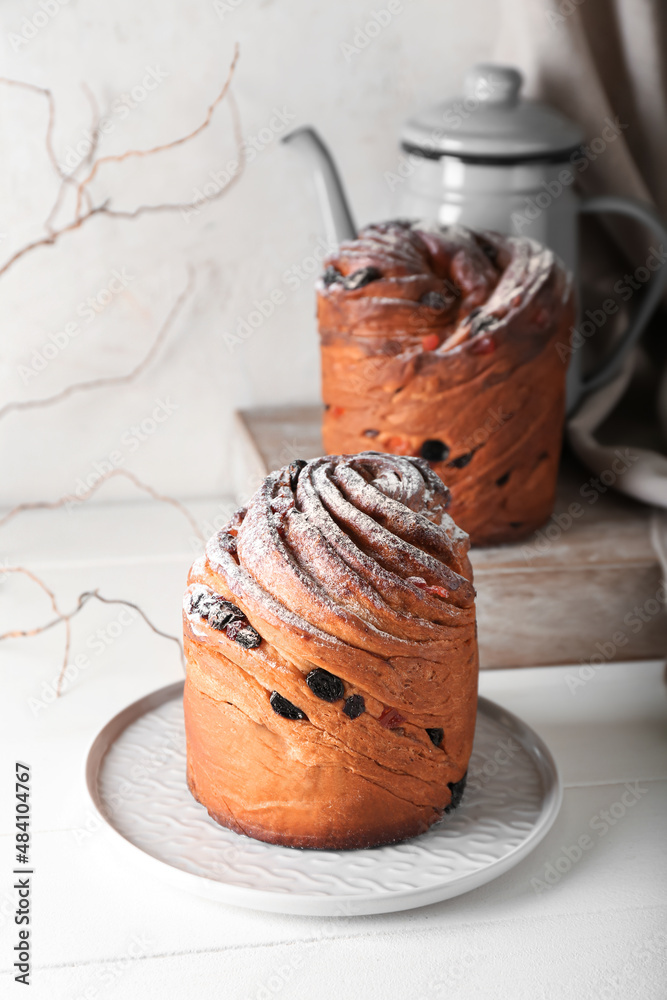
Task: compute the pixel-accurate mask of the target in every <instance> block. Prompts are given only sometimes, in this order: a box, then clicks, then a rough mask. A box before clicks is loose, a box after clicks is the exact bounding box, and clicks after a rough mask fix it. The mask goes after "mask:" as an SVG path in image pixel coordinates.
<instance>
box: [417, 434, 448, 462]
mask: <svg viewBox="0 0 667 1000" xmlns="http://www.w3.org/2000/svg"><path fill="white" fill-rule="evenodd" d="M419 454H420V455H421V457H422V458H425V459H426V461H427V462H444V461H445V459H446V458H447V456H448V455H449V448H448V447H447V445H446V444H445V442H444V441H438V439H437V438H429V439H428V441H424V443H423V444H422V446H421V449H420V452H419Z"/></svg>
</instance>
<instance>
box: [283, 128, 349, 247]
mask: <svg viewBox="0 0 667 1000" xmlns="http://www.w3.org/2000/svg"><path fill="white" fill-rule="evenodd" d="M282 141H283V142H286V143H289V144H290V145H291V146H294V147H296V148H297V149H298V150H301V151H302V152H303V153H304V154H305V155H306V156H307V157H308V158H309V161H310V165H311V169H312V171H313V175H314V177H315V187H316V190H317V198H318V201H319V204H320V212H321V213H322V221H323V222H324V230H325V235H326V238H327V241H328V242H329V243H330V244H331V245H332V247H333V246H337V245H338V244H339V243H342V242H343V241H344V240H353V239H355V237H356V235H357V227H356V226H355V224H354V221H353V219H352V213H351V212H350V206H349V205H348V202H347V197H346V195H345V190H344V188H343V185H342V183H341V179H340V175H339V173H338V170H337V169H336V164H335V163H334V161H333V157H332V156H331V153H330V152H329V150H328V149H327V147H326V145H325V144H324V142H323V141H322V139H321V138H320V136H319V135H318V134H317V132H316V131H315V129H314V128H310V126H305V127H303V128H297V129H295V130H294V131H293V132H290V133H289V134H288V135H286V136H284V137H283V139H282Z"/></svg>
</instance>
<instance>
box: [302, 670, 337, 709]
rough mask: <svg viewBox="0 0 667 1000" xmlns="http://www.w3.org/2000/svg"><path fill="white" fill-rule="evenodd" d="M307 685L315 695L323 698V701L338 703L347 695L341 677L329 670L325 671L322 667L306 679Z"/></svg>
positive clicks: (311, 672) (313, 671)
mask: <svg viewBox="0 0 667 1000" xmlns="http://www.w3.org/2000/svg"><path fill="white" fill-rule="evenodd" d="M306 684H307V685H308V687H309V688H310V690H311V691H312V692H313V694H315V695H317V697H318V698H321V699H322V701H338V699H339V698H342V697H343V695H344V694H345V688H344V687H343V682H342V680H341V679H340V677H336V675H335V674H330V673H329V671H328V670H323V669H322V667H316V668H315V670H311V671H310V673H309V674H308V676H307V677H306Z"/></svg>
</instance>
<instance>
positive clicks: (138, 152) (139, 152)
mask: <svg viewBox="0 0 667 1000" xmlns="http://www.w3.org/2000/svg"><path fill="white" fill-rule="evenodd" d="M238 58H239V47H238V45H236V46H235V47H234V56H233V58H232V62H231V65H230V67H229V72H228V73H227V79H226V80H225V82H224V83H223V85H222V89H221V90H220V93H219V94H218V96H217V97H216V98H215V100H214V101H213V103H212V104H210V105H209V108H208V111H207V112H206V116H205V118H204V120H203V122H202V123H201V124H200V125H198V126H197V128H195V129H193V131H192V132H188V134H187V135H184V136H181V137H180V139H172V140H171V141H170V142H166V143H163V144H162V145H160V146H153V148H152V149H128V150H126V151H125V152H124V153H116V154H115V155H112V156H103V157H101V158H100V159H99V160H97V161H96V162H95V163H94V164H93V166H92V169H91V170H90V172H89V173H88V174H87V176H86V177H84V178H83V179H82V180H81V181H80V182H79V186H78V189H77V200H76V216H77V217H78V215H79V212H80V211H81V197H82V195H83V192H84V191H85V189H86V188H87V187H88V185H89V184H90V183H91V182H92V181H93V180H94V178H95V176H96V174H97V171H98V170H99V168H100V167H101V166H102V164H103V163H121V162H122V161H123V160H127V159H129V158H130V157H133V156H152V155H153V154H154V153H162V152H164V151H165V150H167V149H176V147H177V146H182V145H183V144H184V143H186V142H190V140H191V139H194V138H195V137H196V136H198V135H200V133H202V132H203V131H204V129H206V128H208V126H209V125H210V123H211V119H212V117H213V112H214V111H215V109H216V108H217V106H218V104H220V102H221V101H222V100H223V99H224V97H225V95H226V93H227V91H228V90H229V87H230V85H231V82H232V77H233V75H234V70H235V69H236V63H237V61H238ZM179 207H180V206H179Z"/></svg>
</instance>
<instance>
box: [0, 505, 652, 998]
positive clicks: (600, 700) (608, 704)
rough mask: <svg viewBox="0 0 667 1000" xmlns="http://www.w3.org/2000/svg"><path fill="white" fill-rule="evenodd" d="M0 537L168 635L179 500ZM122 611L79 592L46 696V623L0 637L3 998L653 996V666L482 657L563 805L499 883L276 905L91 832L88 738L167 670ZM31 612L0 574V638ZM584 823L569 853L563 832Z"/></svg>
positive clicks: (174, 612) (152, 639)
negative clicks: (221, 894)
mask: <svg viewBox="0 0 667 1000" xmlns="http://www.w3.org/2000/svg"><path fill="white" fill-rule="evenodd" d="M193 509H194V510H195V512H196V515H197V517H198V518H199V519H201V520H202V521H208V522H209V524H210V525H212V524H213V523H214V518H215V517H216V516H220V515H221V514H222V508H221V507H220V506H218V505H216V504H206V505H204V504H198V505H193ZM219 523H222V521H220V522H219ZM1 541H2V548H3V551H4V552H5V553H6V558H7V561H8V563H9V564H19V563H20V564H23V565H28V566H30V567H31V568H32V569H33V570H35V571H36V572H38V573H39V574H40V575H41V576H43V577H44V579H45V580H46V582H47V583H49V585H51V586H52V587H53V588H54V590H55V591H56V593H57V595H58V598H59V599H60V600H61V602H62V604H63V605H64V606H65V607H68V606H70V605H72V604H73V603H74V599H75V597H76V595H77V594H78V593H79V592H80V591H82V590H84V589H88V588H93V587H99V588H100V591H101V593H103V594H104V595H105V596H109V597H123V598H127V599H129V600H133V601H136V602H137V603H138V604H140V605H141V607H142V608H143V609H144V610H145V611H146V613H147V614H148V615H149V616H150V617H151V619H152V620H153V621H154V623H155V624H156V625H157V626H158V627H160V628H162V629H164V630H166V631H168V632H177V631H178V630H179V627H180V596H181V591H182V588H183V582H184V579H185V574H186V571H187V568H188V565H189V563H190V561H191V559H192V556H193V548H194V545H193V543H192V539H191V537H190V530H189V528H188V526H187V524H186V522H185V521H183V520H182V519H181V517H180V515H179V514H178V512H176V511H174V510H172V509H170V508H168V507H166V506H161V505H158V504H154V503H152V502H150V503H149V502H146V503H137V504H118V505H112V504H109V505H102V504H93V505H89V506H81V507H80V508H78V509H77V510H76V511H74V512H73V513H71V514H68V513H66V512H65V511H57V512H50V513H35V514H26V515H23V516H22V517H20V518H18V519H17V520H16V521H15V522H14V523H13V525H12V526H11V527H9V526H8V527H7V528H6V529H5V530H4V534H3V536H2V539H1ZM119 610H120V609H119V608H116V607H110V606H109V607H105V606H92V605H91V606H90V607H89V608H87V609H86V610H85V611H84V612H82V614H81V615H80V616H78V618H76V619H75V620H74V622H73V632H74V639H73V647H72V656H71V658H70V659H73V658H74V657H75V656H76V654H77V653H81V652H86V653H87V656H88V659H89V663H88V665H87V666H86V667H85V668H82V669H81V670H80V671H79V675H78V676H77V677H76V678H75V679H74V680H73V681H72V683H71V684H69V685H68V687H67V690H66V691H65V694H64V695H63V697H62V698H61V699H59V700H57V701H56V700H54V699H53V698H52V696H51V697H50V696H49V690H50V685H51V682H52V681H53V679H54V677H55V676H56V675H57V672H58V669H59V663H60V657H61V650H62V641H63V636H62V632H61V631H60V630H56V629H54V630H53V631H51V632H47V633H45V634H44V635H43V636H41V637H38V638H32V639H24V640H12V641H11V642H6V643H3V644H1V645H0V662H1V665H0V671H1V673H0V677H1V683H2V698H1V699H0V739H1V740H2V767H1V768H0V775H1V777H0V969H1V976H2V978H1V979H0V995H2V997H3V998H4V997H14V996H17V997H18V996H21V997H22V996H25V995H27V996H29V997H31V998H33V1000H37V998H39V1000H41V998H44V1000H60V998H72V1000H74V998H83V997H85V998H90V1000H92V998H98V997H103V998H108V1000H111V998H131V1000H134V998H169V1000H171V998H178V1000H181V998H190V997H193V998H202V1000H207V998H211V1000H213V998H215V1000H219V998H224V1000H235V998H253V1000H254V998H262V1000H270V998H274V997H280V998H281V1000H288V998H292V997H294V998H299V1000H301V998H306V997H313V998H316V1000H328V998H331V1000H334V998H335V1000H341V998H343V1000H347V998H350V1000H351V998H355V1000H356V998H357V997H364V998H368V1000H376V998H377V1000H388V998H390V1000H393V998H397V1000H398V998H400V1000H440V998H443V1000H444V998H450V997H454V998H468V997H470V998H473V997H474V998H476V1000H477V998H487V997H489V998H491V997H493V998H494V1000H497V998H500V1000H504V998H508V1000H509V998H511V1000H523V998H525V1000H541V998H549V1000H551V998H554V1000H556V998H558V1000H560V998H567V1000H570V998H577V1000H579V998H585V1000H589V998H597V997H600V998H608V997H613V998H619V1000H620V998H626V997H641V998H642V1000H664V998H665V996H667V972H666V970H665V962H666V957H667V919H666V917H667V905H666V895H667V893H666V888H667V859H666V857H665V855H666V848H667V836H666V832H667V796H666V794H665V793H666V791H667V753H666V750H667V731H666V726H665V722H666V719H667V705H666V698H665V686H664V681H663V664H662V663H659V662H656V661H644V662H642V663H637V662H635V663H630V664H623V663H615V664H612V665H606V666H605V667H603V668H600V669H599V670H597V671H594V672H593V674H592V676H590V678H589V679H586V680H585V682H584V683H581V682H582V681H583V680H584V678H583V677H581V676H579V674H578V668H577V667H572V666H568V667H540V668H534V669H532V668H524V669H522V670H494V671H485V672H484V673H483V675H482V678H481V683H480V687H481V691H482V693H483V694H485V695H487V696H488V697H490V698H493V699H495V700H496V701H498V702H500V703H501V704H503V705H505V706H507V707H508V708H509V709H511V710H512V711H514V712H516V713H517V714H518V715H520V716H521V717H522V718H524V719H525V720H526V721H527V722H528V723H529V724H530V725H532V726H533V727H534V728H535V729H536V730H537V731H538V732H539V733H540V735H541V736H542V737H543V738H544V739H545V740H546V741H547V743H548V744H549V746H550V748H551V750H552V751H553V753H554V755H555V757H556V760H557V762H558V765H559V768H560V771H561V775H562V778H563V781H564V784H565V798H564V803H563V807H562V811H561V814H560V816H559V818H558V820H557V821H556V824H555V826H554V827H553V829H552V830H551V832H550V833H549V834H548V836H547V837H546V839H545V840H544V841H543V843H542V844H541V845H540V846H539V847H538V848H537V850H536V851H535V852H534V854H532V855H531V856H530V857H528V858H527V859H526V860H525V861H523V862H522V863H521V864H520V865H519V866H518V867H517V868H515V869H514V870H512V871H511V872H509V873H508V874H506V875H504V876H503V877H501V878H499V879H498V880H497V881H495V882H492V883H491V884H489V885H487V886H485V887H483V888H481V889H478V890H476V891H475V892H472V893H470V894H469V895H466V896H462V897H459V898H456V899H453V900H450V901H449V902H446V903H441V904H438V905H433V906H429V907H426V908H424V909H420V910H411V911H407V912H405V913H395V914H390V915H387V916H369V917H361V918H359V917H357V918H345V919H334V918H331V919H321V918H305V917H283V916H278V915H271V914H263V913H259V912H252V911H244V910H239V909H233V908H230V907H226V906H222V905H219V904H215V903H213V902H210V901H208V900H205V899H200V898H198V897H195V896H190V895H187V894H186V893H184V892H182V891H179V890H176V889H173V888H171V887H170V886H168V885H167V884H166V883H162V882H160V881H159V880H157V879H156V878H155V877H154V876H153V875H151V874H149V873H148V872H146V871H144V870H143V868H142V865H141V863H138V864H134V865H132V864H131V863H130V864H128V862H127V859H126V855H125V853H124V852H119V851H118V849H117V847H116V846H115V845H114V843H113V841H112V839H111V837H110V836H108V834H107V832H106V831H105V830H103V829H99V828H98V826H97V824H96V822H95V820H94V818H93V816H92V813H91V812H90V810H89V807H88V806H87V804H86V799H85V795H84V791H83V775H82V770H83V762H84V757H85V753H86V749H87V747H88V745H89V743H90V741H91V739H92V738H93V736H94V735H95V734H96V733H97V731H98V730H99V729H100V728H101V726H102V725H103V724H104V723H105V722H106V721H107V720H108V719H109V718H110V717H111V716H112V715H113V714H115V713H116V712H117V711H119V710H120V709H121V708H123V707H124V706H125V705H127V704H128V703H129V702H131V701H133V700H135V699H136V698H138V697H140V696H141V695H143V694H145V693H147V692H149V691H151V690H153V689H155V688H157V687H160V686H162V685H164V684H167V683H169V682H171V681H173V680H176V679H177V678H179V677H180V676H181V675H182V674H181V665H180V661H179V657H178V652H177V650H176V648H175V646H174V645H173V644H172V643H169V642H167V641H166V640H163V639H160V638H159V637H158V636H156V635H154V634H153V633H151V632H150V631H149V630H148V629H147V628H146V626H145V625H144V624H143V623H142V622H141V621H140V620H134V621H131V622H130V623H129V624H125V625H123V624H122V623H121V624H120V626H119V625H118V624H115V625H114V624H113V623H114V622H116V623H117V622H118V618H119ZM48 617H49V609H48V606H47V602H46V600H45V599H43V598H42V597H41V596H39V594H38V593H36V591H35V590H34V589H33V588H32V586H31V585H30V584H29V582H28V581H21V580H18V579H15V578H11V577H5V578H4V579H2V580H0V632H1V631H4V630H5V629H6V628H8V627H22V626H23V627H26V626H28V625H31V624H34V623H35V622H36V621H38V620H39V621H43V620H47V619H48ZM563 627H564V628H566V627H567V623H566V622H564V623H563ZM100 643H101V647H100ZM96 650H97V651H96ZM584 673H585V674H586V677H588V672H586V671H585V672H584ZM577 681H578V682H579V683H576V682H577ZM40 704H41V707H40ZM17 759H18V760H26V761H27V762H28V763H29V764H30V765H31V768H32V775H33V782H32V785H33V793H32V801H33V821H34V825H33V828H32V834H33V844H32V861H33V863H34V869H35V875H34V893H33V900H32V903H33V925H32V931H33V935H32V948H33V961H34V965H33V970H32V989H31V991H30V992H29V993H27V994H26V993H25V991H24V989H23V987H22V986H20V985H18V984H16V983H14V982H13V973H12V971H11V963H12V961H13V958H12V947H13V945H14V944H15V943H16V936H15V932H16V930H17V928H16V927H15V926H14V924H13V911H14V909H15V905H16V895H15V891H14V890H12V888H11V886H12V880H13V876H12V874H11V872H12V868H13V867H14V860H13V859H14V851H13V826H12V824H13V816H12V812H11V805H12V796H13V768H14V760H17ZM605 815H607V817H608V819H605ZM582 837H586V838H588V840H586V841H584V843H586V844H587V847H586V849H585V850H581V849H580V848H578V846H577V845H578V844H579V842H580V838H582ZM579 854H580V857H579ZM550 882H551V884H549V883H550Z"/></svg>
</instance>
